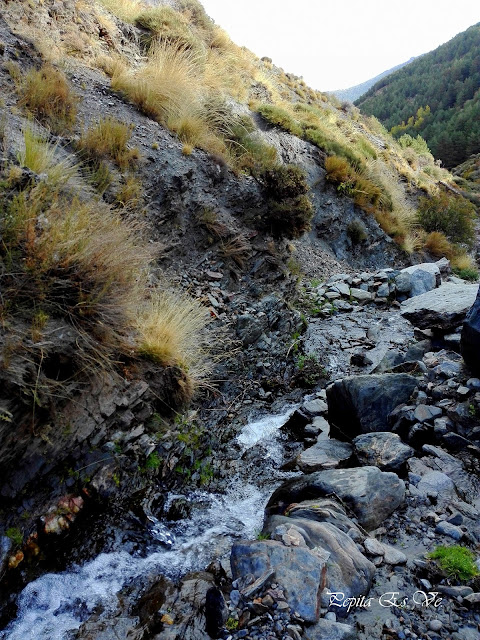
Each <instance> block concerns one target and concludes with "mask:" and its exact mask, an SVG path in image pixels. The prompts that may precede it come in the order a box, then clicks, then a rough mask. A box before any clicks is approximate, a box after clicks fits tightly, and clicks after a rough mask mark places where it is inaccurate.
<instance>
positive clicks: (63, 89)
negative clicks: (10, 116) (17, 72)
mask: <svg viewBox="0 0 480 640" xmlns="http://www.w3.org/2000/svg"><path fill="white" fill-rule="evenodd" d="M17 90H18V92H19V94H20V96H21V99H20V104H21V105H23V106H24V107H26V109H27V110H28V111H29V112H30V113H31V114H32V115H33V116H35V118H37V119H38V120H39V121H40V122H42V124H45V125H47V126H48V127H49V128H50V129H51V130H52V131H54V132H55V133H62V132H64V131H65V130H69V129H71V128H72V126H73V125H74V123H75V119H76V115H77V103H78V98H77V96H75V94H74V93H73V91H72V90H71V88H70V85H69V84H68V82H67V79H66V78H65V75H64V74H63V73H62V72H61V71H59V70H58V69H56V68H55V67H53V66H51V65H48V64H47V65H44V66H43V67H42V68H41V69H39V70H36V69H32V70H31V71H29V72H28V73H27V74H26V75H25V76H22V77H21V79H20V80H19V81H18V82H17Z"/></svg>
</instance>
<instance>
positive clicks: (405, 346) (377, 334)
mask: <svg viewBox="0 0 480 640" xmlns="http://www.w3.org/2000/svg"><path fill="white" fill-rule="evenodd" d="M442 272H443V281H442ZM428 275H430V276H431V277H430V278H429V277H428ZM418 282H420V283H421V290H420V291H419V290H418V289H417V290H415V289H414V286H415V283H418ZM407 284H408V285H409V286H407ZM439 285H440V286H439ZM387 288H388V295H382V294H383V293H387ZM477 289H478V287H477V285H469V284H466V283H464V282H462V281H459V280H458V279H456V278H452V277H450V276H449V275H448V264H446V263H445V262H444V261H442V262H441V263H440V264H437V265H433V264H429V265H426V266H424V265H418V266H417V267H416V268H415V269H410V270H403V271H401V272H399V271H393V270H388V269H387V270H384V271H381V272H376V273H374V274H367V273H364V274H359V276H358V277H356V276H351V275H348V274H343V275H341V274H339V275H336V276H332V277H331V278H330V279H329V280H328V281H327V282H326V283H325V284H322V285H315V286H314V287H310V288H307V289H306V290H305V294H304V302H305V303H307V302H308V301H309V300H310V302H312V305H313V306H314V309H315V314H316V319H312V320H311V322H310V324H309V330H308V332H307V334H306V338H305V345H304V347H305V353H306V354H307V356H306V361H309V362H310V365H308V366H311V371H310V375H312V372H315V367H316V369H317V370H318V369H319V367H320V363H319V362H318V361H317V360H315V359H314V358H313V357H311V358H310V359H309V358H308V354H313V353H315V351H316V352H317V353H320V354H322V362H323V363H325V365H326V367H327V369H329V370H330V371H331V370H332V369H331V368H330V367H332V366H334V367H335V370H336V371H338V372H340V378H339V379H337V380H335V381H334V382H332V383H330V384H328V385H327V386H326V388H324V389H321V390H320V391H316V392H315V393H314V395H313V396H310V399H309V400H307V401H305V402H304V403H303V405H302V406H300V407H299V408H298V409H296V410H295V411H294V412H293V413H291V412H290V413H289V414H287V415H286V417H285V418H284V420H283V426H282V422H280V423H279V424H277V425H276V426H277V427H280V431H281V432H282V433H283V434H284V435H283V439H281V442H282V445H283V456H282V457H283V462H282V460H281V457H280V458H277V459H276V460H274V461H273V463H271V464H267V460H268V457H269V456H268V455H266V452H265V449H262V447H261V446H257V447H254V448H253V449H251V450H249V451H246V452H244V454H243V456H242V455H241V451H239V450H238V449H236V450H235V446H234V445H231V446H230V448H228V447H227V448H224V449H223V451H221V450H219V452H218V457H219V458H222V457H223V464H224V465H225V466H227V465H228V467H229V470H230V475H231V474H232V473H233V471H234V469H235V468H239V467H241V466H242V465H244V466H245V465H248V467H247V468H248V469H250V471H249V472H248V473H249V474H250V475H249V477H250V479H253V478H255V477H256V474H257V476H258V477H259V478H260V477H261V476H262V470H263V471H265V470H266V471H267V475H270V478H269V482H270V484H268V482H267V480H266V479H265V478H263V480H262V482H263V483H264V485H265V486H267V487H268V486H270V487H273V488H274V487H275V486H276V487H277V488H276V489H275V490H274V491H273V492H272V489H270V498H269V500H268V503H267V505H266V509H265V519H264V525H263V530H262V533H261V535H258V536H257V539H240V540H237V541H235V542H234V544H233V547H232V549H231V553H230V554H229V553H228V551H227V550H226V549H222V551H221V552H217V553H218V556H217V559H216V560H215V559H214V558H213V557H212V554H210V557H211V559H213V562H212V563H211V564H210V565H209V566H208V567H207V569H206V571H203V572H200V573H198V572H196V573H190V574H188V575H186V576H184V577H183V578H182V579H181V580H180V582H179V583H177V584H176V583H175V581H171V580H169V579H167V578H164V577H162V578H159V576H158V572H157V571H155V565H152V569H151V570H150V572H147V574H146V575H145V574H144V575H141V576H140V575H138V574H137V575H136V577H135V573H134V574H133V575H132V576H130V577H128V576H127V574H126V573H125V575H124V580H123V581H125V580H126V583H125V585H124V586H123V588H121V589H120V592H119V598H118V603H117V604H115V603H114V607H113V610H110V611H108V610H103V611H102V608H100V609H98V610H97V611H94V612H93V613H90V615H88V614H87V616H86V619H85V615H83V616H82V615H81V614H80V615H79V619H80V620H81V619H82V618H83V619H84V622H83V623H82V624H81V626H80V628H79V629H78V630H77V631H72V632H71V633H70V634H69V635H68V637H69V638H76V639H80V638H102V639H105V640H106V639H107V638H113V637H115V638H125V639H126V638H127V637H128V638H130V637H148V638H154V639H155V640H160V638H161V639H164V638H171V639H172V640H173V639H179V638H182V640H183V639H186V640H200V639H203V638H205V639H206V638H208V637H221V638H230V639H233V640H235V639H237V638H247V640H248V639H251V640H253V639H258V640H259V639H271V640H273V639H274V638H277V639H282V640H297V639H298V638H307V639H312V640H314V639H317V640H322V639H325V640H326V639H327V638H328V639H330V638H339V639H347V638H360V639H365V640H366V639H370V638H395V639H396V638H398V639H399V640H402V639H404V638H425V639H427V638H429V639H431V640H433V639H434V638H453V639H454V640H465V639H467V640H468V639H469V638H472V639H473V638H476V637H478V630H479V623H480V616H479V614H478V612H477V606H478V602H479V601H480V595H479V592H480V582H479V578H473V579H470V581H467V582H466V581H458V580H455V579H452V578H449V577H448V576H447V575H446V574H445V573H443V572H442V571H441V570H440V569H439V567H438V566H437V565H436V563H434V562H433V561H432V560H430V559H428V557H427V554H428V553H429V552H431V551H433V549H434V548H435V547H436V546H438V545H439V544H443V545H451V544H459V545H462V546H464V547H467V548H470V549H472V550H473V551H474V553H476V551H477V549H478V545H479V543H480V526H479V522H480V501H479V498H478V496H479V491H478V489H479V480H478V474H477V467H478V459H479V457H480V448H479V447H478V439H479V435H480V429H479V423H478V417H477V416H478V415H479V412H480V380H479V379H478V378H476V377H474V374H473V373H472V372H471V371H470V370H469V369H468V368H467V367H466V366H465V364H464V362H463V359H462V357H461V355H460V353H459V352H460V329H461V324H462V322H463V320H464V318H465V315H466V313H467V311H468V309H469V308H470V306H471V305H472V304H473V302H474V300H475V296H476V293H477ZM359 292H363V293H359ZM446 292H447V293H448V304H447V305H445V304H444V302H443V301H444V300H445V298H444V294H445V293H446ZM412 293H413V294H414V295H412ZM395 299H396V300H397V302H395ZM399 299H400V300H402V299H403V302H401V303H399V302H398V300H399ZM322 301H323V304H322ZM332 301H334V303H335V308H334V309H333V310H332V308H331V303H332ZM439 301H440V303H439ZM398 307H399V308H398ZM310 308H312V307H310ZM332 313H333V315H332ZM322 316H323V317H322ZM406 318H410V319H411V320H412V322H413V324H411V323H410V322H409V321H408V320H406ZM254 319H255V318H254V317H252V320H251V321H249V322H246V321H245V322H244V324H242V323H240V324H239V335H240V337H241V338H242V339H243V340H245V335H247V334H244V333H243V332H244V329H245V326H248V325H249V323H251V322H253V321H254ZM326 322H328V326H329V327H330V330H331V331H330V333H331V335H328V334H327V331H326V325H325V323H326ZM333 329H335V331H333ZM337 330H338V332H337ZM414 334H415V336H414ZM248 335H251V333H250V334H248ZM265 335H266V334H265V333H262V332H260V333H258V335H255V336H254V337H253V338H252V340H251V341H250V339H249V340H247V341H246V345H247V346H248V345H250V346H248V348H250V349H252V348H253V345H254V344H255V343H256V342H257V341H259V340H264V339H265ZM327 335H328V338H327ZM267 337H268V336H267ZM322 340H323V341H324V342H323V343H322V342H321V341H322ZM314 345H317V346H316V347H315V346H314ZM318 345H322V346H318ZM465 348H466V347H465V345H464V350H465ZM322 375H324V374H322ZM320 386H322V385H320ZM276 406H277V405H275V404H274V405H273V406H272V411H274V410H275V407H276ZM235 451H236V454H235ZM235 455H237V457H238V458H239V457H242V458H243V459H237V460H236V461H235V459H234V458H235ZM227 459H229V462H228V463H227V462H226V461H227ZM279 466H281V467H282V468H283V469H284V471H289V472H290V473H289V474H287V476H285V475H284V480H283V483H282V476H281V473H280V469H278V467H279ZM279 474H280V475H279ZM275 478H278V479H277V480H275ZM226 483H228V480H226ZM224 487H225V488H226V487H227V484H225V485H224ZM186 502H187V503H188V500H187V501H186ZM259 506H260V505H259ZM185 508H187V511H184V512H183V514H182V516H183V517H185V514H186V513H187V512H188V504H187V507H185ZM170 515H171V514H170ZM194 517H195V516H194ZM234 537H235V536H234ZM217 547H218V545H217ZM173 548H174V549H175V547H173ZM3 549H4V557H5V560H8V557H9V554H11V553H12V549H11V542H10V541H9V540H8V539H3ZM214 555H215V551H214V548H213V556H214ZM229 556H230V557H229ZM150 557H152V556H150ZM10 558H11V555H10ZM146 560H147V561H148V558H147V559H146ZM10 561H11V560H10ZM478 564H479V562H478V560H477V565H478ZM110 571H113V575H115V571H114V569H113V570H112V568H111V567H110ZM120 587H121V582H120V583H119V588H120ZM332 594H333V595H332ZM78 604H79V606H80V604H81V603H80V602H79V603H78ZM132 634H133V635H132ZM4 637H5V638H10V637H11V638H16V637H20V636H18V635H15V630H14V627H13V631H12V634H11V635H9V634H8V631H7V634H6V635H5V636H4Z"/></svg>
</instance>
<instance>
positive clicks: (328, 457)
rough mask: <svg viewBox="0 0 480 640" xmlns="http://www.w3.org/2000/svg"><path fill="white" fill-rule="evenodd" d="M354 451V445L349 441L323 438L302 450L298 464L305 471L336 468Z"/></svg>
mask: <svg viewBox="0 0 480 640" xmlns="http://www.w3.org/2000/svg"><path fill="white" fill-rule="evenodd" d="M352 452H353V447H352V445H351V444H349V443H348V442H340V440H333V439H329V438H321V439H320V440H319V441H318V442H317V443H316V444H314V445H313V447H309V448H308V449H305V451H302V453H301V454H300V455H299V456H298V458H297V464H298V466H299V468H300V470H301V471H303V472H304V473H312V472H313V471H321V470H322V469H335V468H336V467H338V466H339V464H340V463H341V462H344V461H345V460H348V459H349V458H350V457H351V455H352Z"/></svg>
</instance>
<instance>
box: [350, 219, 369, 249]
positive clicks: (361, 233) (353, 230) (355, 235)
mask: <svg viewBox="0 0 480 640" xmlns="http://www.w3.org/2000/svg"><path fill="white" fill-rule="evenodd" d="M347 235H348V237H349V238H350V240H351V241H352V244H353V245H357V244H361V243H362V242H365V240H366V239H367V238H368V235H367V230H366V228H365V225H364V224H363V222H361V220H352V222H350V224H349V225H348V227H347Z"/></svg>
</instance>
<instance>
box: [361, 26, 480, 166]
mask: <svg viewBox="0 0 480 640" xmlns="http://www.w3.org/2000/svg"><path fill="white" fill-rule="evenodd" d="M479 87H480V23H479V24H476V25H474V26H472V27H470V28H469V29H467V30H466V31H464V32H463V33H460V34H459V35H457V36H455V38H453V39H452V40H450V41H449V42H447V43H446V44H444V45H442V46H440V47H438V49H435V51H432V52H431V53H428V54H426V55H424V56H422V57H420V58H418V59H417V60H415V61H414V62H412V63H411V64H409V65H407V66H406V67H404V68H403V69H401V70H399V71H397V72H396V73H394V74H392V75H390V76H388V77H386V78H384V79H382V80H380V81H379V82H378V83H377V84H375V85H374V86H373V87H372V88H371V89H370V90H369V91H368V92H367V93H366V94H365V95H364V96H363V97H362V98H360V99H359V100H357V101H356V103H355V104H356V105H357V106H358V107H360V109H361V110H362V111H363V112H364V113H365V114H368V115H374V116H376V117H377V118H378V119H379V120H380V121H381V122H382V123H383V124H384V125H385V126H386V127H387V129H389V130H391V131H392V134H393V135H394V136H395V137H397V138H398V137H400V136H401V135H403V134H409V135H411V136H413V137H416V136H417V135H421V136H422V137H423V138H424V139H425V140H426V141H427V143H428V146H429V148H430V149H431V152H432V153H433V155H434V156H435V157H436V158H439V159H441V160H442V162H443V163H444V165H445V166H446V167H449V168H451V167H454V166H456V165H458V164H460V163H461V162H463V161H464V160H466V159H467V158H468V157H469V156H470V155H471V154H473V153H478V152H479V151H480V91H479Z"/></svg>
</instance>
